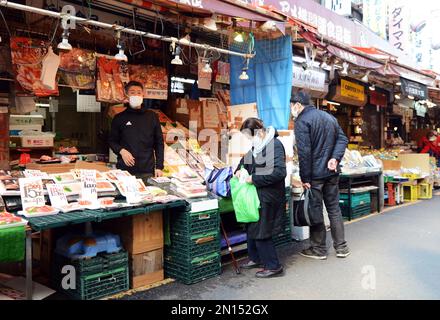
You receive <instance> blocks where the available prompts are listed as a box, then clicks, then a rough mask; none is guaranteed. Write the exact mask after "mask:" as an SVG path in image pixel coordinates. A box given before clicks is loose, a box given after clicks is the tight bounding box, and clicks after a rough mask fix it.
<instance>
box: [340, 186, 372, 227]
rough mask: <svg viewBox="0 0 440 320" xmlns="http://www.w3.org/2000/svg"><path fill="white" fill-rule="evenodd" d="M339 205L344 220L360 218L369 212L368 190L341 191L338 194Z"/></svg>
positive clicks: (369, 199)
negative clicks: (350, 192)
mask: <svg viewBox="0 0 440 320" xmlns="http://www.w3.org/2000/svg"><path fill="white" fill-rule="evenodd" d="M349 197H351V208H350V206H349ZM339 205H340V207H341V211H342V216H343V218H344V220H348V219H349V218H350V209H351V219H356V218H360V217H362V216H365V215H368V214H370V213H371V194H370V192H369V191H367V192H360V193H352V194H351V195H349V194H348V193H341V194H340V195H339Z"/></svg>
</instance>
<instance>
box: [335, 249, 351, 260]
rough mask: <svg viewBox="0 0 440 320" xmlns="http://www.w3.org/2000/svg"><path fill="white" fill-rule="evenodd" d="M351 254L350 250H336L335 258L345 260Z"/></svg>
mask: <svg viewBox="0 0 440 320" xmlns="http://www.w3.org/2000/svg"><path fill="white" fill-rule="evenodd" d="M350 254H351V252H350V249H348V248H347V247H346V248H344V249H338V250H336V256H337V257H338V258H347V257H348V256H349V255H350Z"/></svg>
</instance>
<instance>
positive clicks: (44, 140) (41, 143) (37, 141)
mask: <svg viewBox="0 0 440 320" xmlns="http://www.w3.org/2000/svg"><path fill="white" fill-rule="evenodd" d="M53 138H54V137H53V136H52V135H40V136H21V146H22V147H24V148H26V147H53Z"/></svg>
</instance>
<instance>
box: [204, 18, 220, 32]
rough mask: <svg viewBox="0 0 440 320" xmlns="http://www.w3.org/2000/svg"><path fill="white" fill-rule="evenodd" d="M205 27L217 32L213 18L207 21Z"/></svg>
mask: <svg viewBox="0 0 440 320" xmlns="http://www.w3.org/2000/svg"><path fill="white" fill-rule="evenodd" d="M203 26H204V27H205V28H206V29H208V30H211V31H217V24H216V23H215V19H213V18H208V19H205V21H204V23H203Z"/></svg>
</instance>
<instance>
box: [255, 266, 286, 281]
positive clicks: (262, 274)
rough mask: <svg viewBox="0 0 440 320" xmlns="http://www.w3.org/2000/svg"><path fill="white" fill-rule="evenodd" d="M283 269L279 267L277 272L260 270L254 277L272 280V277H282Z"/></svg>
mask: <svg viewBox="0 0 440 320" xmlns="http://www.w3.org/2000/svg"><path fill="white" fill-rule="evenodd" d="M283 273H284V269H283V267H280V268H279V269H278V270H266V269H264V270H261V271H258V272H257V273H256V274H255V276H256V277H257V278H274V277H281V276H283Z"/></svg>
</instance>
